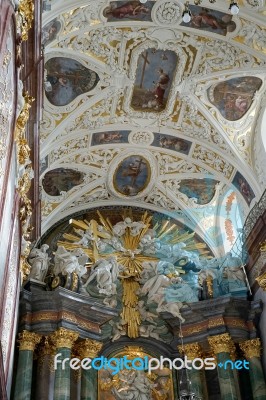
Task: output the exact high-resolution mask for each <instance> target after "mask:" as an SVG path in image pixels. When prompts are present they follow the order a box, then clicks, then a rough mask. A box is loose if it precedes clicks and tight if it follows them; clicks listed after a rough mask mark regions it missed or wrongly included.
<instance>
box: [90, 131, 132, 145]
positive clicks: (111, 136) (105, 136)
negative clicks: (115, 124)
mask: <svg viewBox="0 0 266 400" xmlns="http://www.w3.org/2000/svg"><path fill="white" fill-rule="evenodd" d="M129 133H130V131H109V132H96V133H93V135H92V139H91V145H92V146H98V145H101V144H110V143H128V135H129Z"/></svg>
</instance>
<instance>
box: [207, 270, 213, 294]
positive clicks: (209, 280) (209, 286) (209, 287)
mask: <svg viewBox="0 0 266 400" xmlns="http://www.w3.org/2000/svg"><path fill="white" fill-rule="evenodd" d="M206 284H207V290H208V296H209V297H211V298H212V297H213V277H212V276H211V275H208V276H207V278H206Z"/></svg>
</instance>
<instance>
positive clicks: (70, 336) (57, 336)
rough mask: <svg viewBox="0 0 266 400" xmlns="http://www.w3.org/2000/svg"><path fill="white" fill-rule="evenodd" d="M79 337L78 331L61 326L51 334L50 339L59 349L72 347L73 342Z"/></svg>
mask: <svg viewBox="0 0 266 400" xmlns="http://www.w3.org/2000/svg"><path fill="white" fill-rule="evenodd" d="M78 337H79V334H78V333H77V332H74V331H71V330H68V329H65V328H59V329H57V331H55V332H53V333H52V334H51V336H50V339H51V341H52V342H53V343H54V345H55V346H56V348H57V349H59V348H61V347H65V348H67V349H71V348H72V346H73V343H74V342H75V341H76V340H77V339H78Z"/></svg>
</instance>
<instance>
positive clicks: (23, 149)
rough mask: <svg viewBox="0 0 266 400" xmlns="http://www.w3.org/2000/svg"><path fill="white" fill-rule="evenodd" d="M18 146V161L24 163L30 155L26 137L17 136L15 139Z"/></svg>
mask: <svg viewBox="0 0 266 400" xmlns="http://www.w3.org/2000/svg"><path fill="white" fill-rule="evenodd" d="M17 146H18V161H19V163H20V164H22V165H24V164H25V163H26V161H27V160H28V159H29V157H30V146H29V145H28V142H27V139H25V138H19V139H18V140H17Z"/></svg>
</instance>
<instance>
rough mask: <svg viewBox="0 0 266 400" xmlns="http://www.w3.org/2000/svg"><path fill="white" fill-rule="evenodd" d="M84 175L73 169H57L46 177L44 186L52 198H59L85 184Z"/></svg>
mask: <svg viewBox="0 0 266 400" xmlns="http://www.w3.org/2000/svg"><path fill="white" fill-rule="evenodd" d="M83 178H84V174H83V173H82V172H79V171H75V170H73V169H65V168H56V169H53V170H51V171H49V172H47V173H46V174H45V175H44V178H43V180H42V185H43V188H44V190H45V192H46V193H47V194H49V195H50V196H59V195H60V194H62V193H63V192H68V191H69V190H70V189H72V188H73V187H75V186H77V185H80V184H81V183H82V182H83Z"/></svg>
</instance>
